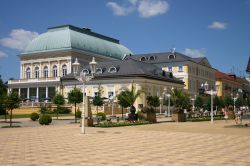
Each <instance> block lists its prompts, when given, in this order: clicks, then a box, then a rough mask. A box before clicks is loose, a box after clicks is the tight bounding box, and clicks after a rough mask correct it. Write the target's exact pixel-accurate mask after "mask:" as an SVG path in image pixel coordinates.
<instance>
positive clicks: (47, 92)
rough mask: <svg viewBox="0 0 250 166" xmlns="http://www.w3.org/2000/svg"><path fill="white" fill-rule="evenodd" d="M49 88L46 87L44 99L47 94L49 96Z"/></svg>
mask: <svg viewBox="0 0 250 166" xmlns="http://www.w3.org/2000/svg"><path fill="white" fill-rule="evenodd" d="M48 90H49V88H48V87H47V86H46V98H48V94H49V91H48Z"/></svg>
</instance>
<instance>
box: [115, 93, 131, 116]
mask: <svg viewBox="0 0 250 166" xmlns="http://www.w3.org/2000/svg"><path fill="white" fill-rule="evenodd" d="M125 98H126V93H125V92H124V91H121V92H120V93H119V94H118V95H117V100H118V104H119V105H120V106H121V107H122V119H123V108H126V107H129V106H130V103H129V102H127V100H125Z"/></svg>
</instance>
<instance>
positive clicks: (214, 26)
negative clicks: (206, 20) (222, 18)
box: [208, 21, 227, 30]
mask: <svg viewBox="0 0 250 166" xmlns="http://www.w3.org/2000/svg"><path fill="white" fill-rule="evenodd" d="M208 28H211V29H220V30H222V29H227V23H225V22H219V21H214V22H213V23H212V24H211V25H208Z"/></svg>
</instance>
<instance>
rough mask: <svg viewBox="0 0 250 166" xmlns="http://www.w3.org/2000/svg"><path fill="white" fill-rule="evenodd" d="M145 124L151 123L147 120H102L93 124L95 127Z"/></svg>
mask: <svg viewBox="0 0 250 166" xmlns="http://www.w3.org/2000/svg"><path fill="white" fill-rule="evenodd" d="M145 124H151V123H150V122H148V121H137V122H117V123H113V122H102V123H99V124H97V125H95V127H103V128H107V127H120V126H137V125H145Z"/></svg>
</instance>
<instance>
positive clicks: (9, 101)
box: [4, 91, 21, 127]
mask: <svg viewBox="0 0 250 166" xmlns="http://www.w3.org/2000/svg"><path fill="white" fill-rule="evenodd" d="M20 102H21V99H20V97H19V95H18V93H16V92H14V91H11V92H10V93H9V95H8V96H7V98H6V100H5V102H4V103H5V107H6V109H7V110H9V111H10V127H11V126H12V110H13V109H15V108H19V106H20Z"/></svg>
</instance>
